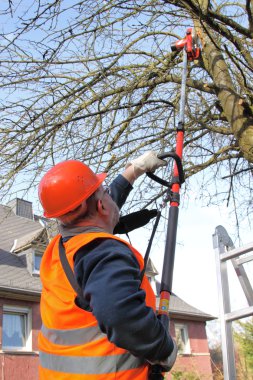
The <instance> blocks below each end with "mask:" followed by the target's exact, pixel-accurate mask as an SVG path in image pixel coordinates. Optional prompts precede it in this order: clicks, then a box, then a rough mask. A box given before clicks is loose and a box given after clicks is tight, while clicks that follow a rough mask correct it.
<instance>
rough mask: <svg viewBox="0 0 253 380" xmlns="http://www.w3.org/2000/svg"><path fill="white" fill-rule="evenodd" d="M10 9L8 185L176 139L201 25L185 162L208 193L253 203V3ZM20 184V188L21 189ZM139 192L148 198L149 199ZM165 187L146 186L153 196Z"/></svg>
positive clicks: (4, 181)
mask: <svg viewBox="0 0 253 380" xmlns="http://www.w3.org/2000/svg"><path fill="white" fill-rule="evenodd" d="M5 3H6V5H5V8H4V5H3V4H2V5H1V6H0V7H1V8H0V17H1V24H2V28H1V40H0V51H1V53H0V58H1V72H0V78H1V79H0V87H1V97H0V101H1V103H0V112H1V129H0V133H1V135H0V136H1V140H0V146H1V158H0V173H1V182H0V183H1V189H2V194H3V195H5V194H7V193H8V194H10V191H11V189H12V190H13V189H15V188H16V187H15V186H16V185H17V184H19V187H20V186H21V185H20V183H21V184H23V187H24V189H25V188H29V187H30V186H31V184H34V185H36V184H37V182H38V179H39V178H40V177H41V175H42V173H43V172H44V171H45V170H46V169H47V168H48V167H49V166H51V165H52V164H53V163H55V162H57V161H59V160H62V159H66V158H76V159H80V160H85V162H87V163H89V164H91V165H92V166H93V167H94V168H95V169H96V170H106V171H109V173H110V175H111V176H113V175H114V174H115V172H117V171H118V170H119V169H120V168H121V167H123V166H124V165H125V163H126V162H127V160H129V159H130V158H131V157H132V156H135V155H136V154H140V153H141V151H144V150H147V149H154V150H156V151H160V152H163V151H169V150H172V149H173V148H174V145H175V129H176V126H177V122H178V117H177V115H178V108H179V101H180V83H181V70H182V54H179V53H175V52H174V53H172V52H171V49H170V45H171V44H172V43H173V42H175V41H176V40H177V39H181V38H183V37H184V36H185V32H186V28H187V27H191V26H193V25H194V27H195V30H196V31H197V32H198V34H199V36H200V39H201V41H202V55H201V59H200V60H199V61H198V62H194V63H192V64H191V65H190V66H189V77H188V79H187V104H186V111H185V117H186V123H185V148H184V169H185V174H186V178H187V183H190V180H189V179H190V178H191V177H193V176H194V177H195V178H196V176H197V178H198V179H199V181H200V186H199V196H200V197H202V198H203V199H206V200H207V202H214V203H219V202H224V201H226V202H227V203H229V202H233V203H234V204H235V205H236V204H239V205H241V206H242V209H241V212H242V215H244V216H245V215H247V214H249V212H250V207H252V201H251V199H252V185H251V181H252V170H253V95H252V78H253V75H252V74H253V57H252V50H253V43H252V37H253V9H252V2H251V1H250V0H236V1H234V2H233V3H230V2H228V1H227V0H223V1H217V2H214V1H213V2H211V1H207V0H179V1H178V0H172V1H169V0H139V1H138V0H132V1H127V0H105V1H102V0H93V1H90V0H79V1H77V0H73V1H71V4H70V2H69V1H67V0H51V1H45V0H41V1H39V2H37V1H34V2H29V3H30V4H29V5H28V3H27V2H26V1H24V0H21V1H19V2H17V1H15V0H12V1H8V2H5ZM14 185H15V186H14ZM138 194H139V198H138ZM150 197H151V198H152V199H155V194H154V193H152V192H151V195H149V194H148V193H147V192H145V195H143V193H140V192H138V193H136V200H138V199H139V200H140V202H143V200H144V199H145V200H146V201H147V202H149V201H152V199H150Z"/></svg>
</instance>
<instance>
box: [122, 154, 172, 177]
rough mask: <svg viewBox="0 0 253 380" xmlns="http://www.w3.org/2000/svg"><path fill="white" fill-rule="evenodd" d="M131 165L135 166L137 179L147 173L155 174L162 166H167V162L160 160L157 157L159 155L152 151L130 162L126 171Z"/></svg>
mask: <svg viewBox="0 0 253 380" xmlns="http://www.w3.org/2000/svg"><path fill="white" fill-rule="evenodd" d="M130 165H133V169H134V176H135V179H136V178H138V177H139V176H140V175H142V174H144V173H147V172H152V173H153V172H154V171H155V170H156V169H158V168H160V167H161V166H165V165H166V161H164V160H160V159H159V158H158V157H157V153H156V152H154V151H152V150H150V151H148V152H146V153H144V154H142V155H141V156H140V157H138V158H135V159H134V160H133V161H131V162H129V163H128V164H127V165H126V169H127V168H128V167H129V166H130Z"/></svg>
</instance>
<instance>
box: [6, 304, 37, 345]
mask: <svg viewBox="0 0 253 380" xmlns="http://www.w3.org/2000/svg"><path fill="white" fill-rule="evenodd" d="M4 314H9V315H24V316H25V334H24V335H25V345H24V346H21V347H15V346H7V345H6V346H5V345H4V339H3V333H4ZM2 351H14V352H31V351H32V310H31V308H29V307H22V306H16V305H3V322H2Z"/></svg>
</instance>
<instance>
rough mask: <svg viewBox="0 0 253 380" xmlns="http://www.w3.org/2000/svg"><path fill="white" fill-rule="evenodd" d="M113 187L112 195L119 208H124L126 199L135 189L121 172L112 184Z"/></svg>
mask: <svg viewBox="0 0 253 380" xmlns="http://www.w3.org/2000/svg"><path fill="white" fill-rule="evenodd" d="M110 188H111V197H112V199H113V200H114V202H115V203H116V204H117V206H118V207H119V209H121V208H122V206H123V205H124V203H125V202H126V199H127V197H128V195H129V193H130V191H131V190H132V189H133V186H132V185H131V184H130V183H129V182H128V181H127V179H126V178H124V177H123V176H122V175H121V174H119V175H118V176H117V177H116V178H115V179H114V180H113V181H112V183H111V184H110Z"/></svg>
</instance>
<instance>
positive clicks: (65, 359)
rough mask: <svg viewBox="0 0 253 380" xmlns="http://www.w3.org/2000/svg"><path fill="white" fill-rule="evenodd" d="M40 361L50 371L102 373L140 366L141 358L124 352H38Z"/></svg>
mask: <svg viewBox="0 0 253 380" xmlns="http://www.w3.org/2000/svg"><path fill="white" fill-rule="evenodd" d="M40 362H41V365H42V367H43V368H47V369H49V370H52V371H57V372H64V373H72V374H79V375H80V374H88V375H92V374H93V375H94V374H97V375H102V374H107V373H114V372H118V371H125V370H128V369H134V368H138V367H141V366H142V365H143V364H144V362H143V360H141V359H139V358H136V357H135V356H133V355H131V354H130V353H128V352H126V353H124V354H121V355H112V356H106V357H105V356H89V357H87V356H86V357H83V356H65V355H64V356H62V355H55V354H47V353H45V352H40Z"/></svg>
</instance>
